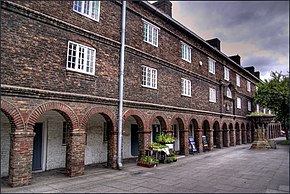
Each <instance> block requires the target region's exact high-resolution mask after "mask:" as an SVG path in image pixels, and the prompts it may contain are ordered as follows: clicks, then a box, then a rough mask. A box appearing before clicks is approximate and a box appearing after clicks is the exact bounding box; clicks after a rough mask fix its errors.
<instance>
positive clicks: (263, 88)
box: [254, 72, 289, 139]
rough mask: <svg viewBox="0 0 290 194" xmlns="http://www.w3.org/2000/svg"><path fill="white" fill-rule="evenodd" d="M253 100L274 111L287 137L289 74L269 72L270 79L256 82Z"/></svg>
mask: <svg viewBox="0 0 290 194" xmlns="http://www.w3.org/2000/svg"><path fill="white" fill-rule="evenodd" d="M254 101H255V103H257V104H260V105H262V106H264V107H267V108H269V109H270V110H271V111H274V114H275V115H276V120H277V121H280V122H281V125H282V129H283V130H285V133H286V138H287V139H288V130H289V128H288V127H289V76H286V75H282V72H280V73H278V72H271V79H270V80H265V82H260V83H258V90H257V91H256V92H255V96H254Z"/></svg>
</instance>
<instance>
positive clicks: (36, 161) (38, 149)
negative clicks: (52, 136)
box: [32, 123, 42, 171]
mask: <svg viewBox="0 0 290 194" xmlns="http://www.w3.org/2000/svg"><path fill="white" fill-rule="evenodd" d="M34 133H35V136H34V140H33V159H32V170H33V171H36V170H42V168H41V154H42V123H36V124H35V126H34Z"/></svg>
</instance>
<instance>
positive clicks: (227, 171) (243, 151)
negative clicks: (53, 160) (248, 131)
mask: <svg viewBox="0 0 290 194" xmlns="http://www.w3.org/2000/svg"><path fill="white" fill-rule="evenodd" d="M282 140H285V137H279V138H276V139H275V141H276V142H277V149H269V150H251V149H250V147H251V144H243V145H237V146H234V147H229V148H223V149H214V150H213V151H210V152H203V153H199V154H194V155H192V154H191V155H190V156H186V157H180V158H178V161H177V162H174V163H170V164H159V165H158V166H157V167H156V168H144V167H140V166H137V165H136V161H135V160H129V161H125V160H124V163H123V164H124V168H123V169H122V170H114V169H108V168H104V167H102V166H101V165H95V166H94V165H92V166H89V167H86V169H85V174H84V175H83V176H79V177H67V176H65V174H64V172H63V171H60V170H54V171H47V172H42V173H34V174H33V182H32V184H31V185H28V186H23V187H16V188H11V187H9V186H7V184H6V182H5V179H2V181H1V193H289V146H287V145H281V144H279V142H280V141H282Z"/></svg>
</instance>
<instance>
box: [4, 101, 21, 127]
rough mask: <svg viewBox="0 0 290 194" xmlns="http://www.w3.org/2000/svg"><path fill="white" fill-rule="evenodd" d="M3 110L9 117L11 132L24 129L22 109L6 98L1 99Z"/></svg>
mask: <svg viewBox="0 0 290 194" xmlns="http://www.w3.org/2000/svg"><path fill="white" fill-rule="evenodd" d="M1 111H2V112H3V113H4V114H5V115H6V116H7V117H8V119H9V122H10V124H11V132H19V131H24V129H25V125H24V120H23V118H22V116H21V113H20V111H19V110H18V109H17V108H16V107H15V106H14V105H12V104H11V103H10V102H8V101H6V100H1Z"/></svg>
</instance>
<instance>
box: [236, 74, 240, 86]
mask: <svg viewBox="0 0 290 194" xmlns="http://www.w3.org/2000/svg"><path fill="white" fill-rule="evenodd" d="M236 84H237V86H238V87H241V76H240V75H238V74H236Z"/></svg>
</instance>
